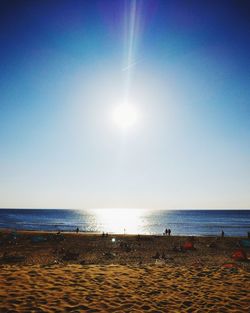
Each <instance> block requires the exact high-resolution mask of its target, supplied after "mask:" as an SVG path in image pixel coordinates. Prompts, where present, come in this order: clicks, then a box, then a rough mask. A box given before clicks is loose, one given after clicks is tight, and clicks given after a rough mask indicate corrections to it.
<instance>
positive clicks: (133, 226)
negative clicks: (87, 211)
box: [91, 209, 150, 234]
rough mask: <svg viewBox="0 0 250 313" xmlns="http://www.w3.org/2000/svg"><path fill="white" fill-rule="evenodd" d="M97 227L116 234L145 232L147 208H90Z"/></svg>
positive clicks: (148, 211) (148, 212)
mask: <svg viewBox="0 0 250 313" xmlns="http://www.w3.org/2000/svg"><path fill="white" fill-rule="evenodd" d="M91 214H93V215H94V217H95V220H96V221H95V222H96V226H97V229H100V230H102V231H104V232H111V233H116V234H123V233H124V232H125V233H129V234H139V233H142V232H145V227H146V225H147V222H146V219H145V218H146V216H147V215H148V214H150V210H147V209H92V210H91Z"/></svg>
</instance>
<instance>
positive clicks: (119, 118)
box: [113, 104, 138, 130]
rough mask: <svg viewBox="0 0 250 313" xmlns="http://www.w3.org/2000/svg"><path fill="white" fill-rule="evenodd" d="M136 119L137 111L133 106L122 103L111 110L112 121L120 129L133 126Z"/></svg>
mask: <svg viewBox="0 0 250 313" xmlns="http://www.w3.org/2000/svg"><path fill="white" fill-rule="evenodd" d="M137 119H138V113H137V110H136V108H135V107H134V106H132V105H128V104H123V105H120V106H117V107H116V108H115V109H114V111H113V121H114V122H115V124H116V125H117V126H118V127H119V128H121V129H124V130H126V129H129V128H131V127H133V126H134V125H135V124H136V122H137Z"/></svg>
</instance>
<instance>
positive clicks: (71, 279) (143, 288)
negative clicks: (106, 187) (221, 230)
mask: <svg viewBox="0 0 250 313" xmlns="http://www.w3.org/2000/svg"><path fill="white" fill-rule="evenodd" d="M41 234H42V235H43V236H46V237H47V238H48V240H47V241H45V242H39V243H33V242H32V237H34V236H37V235H39V236H41ZM113 237H114V238H116V242H115V243H113V242H112V240H111V239H112V238H113ZM10 238H11V237H10V236H9V237H8V236H7V235H6V234H4V235H2V236H1V237H0V262H1V265H0V312H3V313H7V312H12V313H14V312H27V313H28V312H89V313H90V312H235V313H236V312H238V313H240V312H250V297H249V290H250V266H249V263H248V262H235V261H233V260H232V259H231V254H232V252H233V251H234V249H235V247H237V244H238V240H239V238H224V239H220V240H217V241H215V238H212V237H210V238H209V237H207V238H205V237H199V238H193V242H194V246H195V247H196V250H193V251H186V252H179V251H173V247H174V246H175V247H177V246H178V245H181V244H182V243H183V242H185V241H186V240H187V238H185V237H170V238H169V237H163V236H161V237H156V236H143V237H140V238H138V237H137V236H121V235H120V236H109V237H104V238H102V237H101V236H100V235H82V234H78V235H76V234H65V235H64V240H62V241H60V240H58V238H57V237H54V236H51V234H44V233H40V234H37V233H36V234H35V233H33V232H32V233H31V232H23V233H22V234H21V235H20V236H17V239H15V240H14V241H11V240H10ZM189 240H190V238H189ZM211 243H214V244H212V246H213V247H212V248H211V247H209V246H208V245H209V244H211ZM157 252H159V254H160V258H157V259H155V258H154V256H156V253H157ZM247 252H248V253H249V251H247ZM162 254H164V255H165V258H162ZM164 255H163V256H164ZM225 263H229V264H232V268H227V267H225V266H224V264H225Z"/></svg>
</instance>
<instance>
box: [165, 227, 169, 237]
mask: <svg viewBox="0 0 250 313" xmlns="http://www.w3.org/2000/svg"><path fill="white" fill-rule="evenodd" d="M167 234H168V229H167V228H166V230H165V235H166V236H167Z"/></svg>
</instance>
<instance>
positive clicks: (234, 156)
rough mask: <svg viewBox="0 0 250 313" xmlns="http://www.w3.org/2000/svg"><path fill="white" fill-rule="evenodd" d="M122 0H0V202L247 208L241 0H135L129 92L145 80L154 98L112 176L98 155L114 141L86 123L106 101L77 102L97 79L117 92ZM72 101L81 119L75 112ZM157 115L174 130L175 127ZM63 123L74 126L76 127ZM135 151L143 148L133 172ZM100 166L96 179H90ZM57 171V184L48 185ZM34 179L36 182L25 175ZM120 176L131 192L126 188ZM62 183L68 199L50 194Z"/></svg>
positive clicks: (247, 109) (247, 81)
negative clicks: (136, 16)
mask: <svg viewBox="0 0 250 313" xmlns="http://www.w3.org/2000/svg"><path fill="white" fill-rule="evenodd" d="M131 2H132V1H124V0H123V1H119V0H112V1H111V0H91V1H89V0H88V1H80V0H79V1H78V0H72V1H69V0H68V1H66V0H60V1H59V0H58V1H56V0H53V1H47V0H43V1H39V0H37V1H32V0H31V1H25V0H22V1H20V0H17V1H12V0H6V1H1V2H0V171H2V175H0V176H1V178H0V190H2V199H3V200H2V202H0V206H10V207H11V206H18V205H20V206H35V207H36V206H37V207H41V206H47V207H50V206H52V207H53V206H54V207H55V206H64V203H65V206H71V205H72V206H74V207H76V206H83V207H87V206H90V207H91V206H93V207H96V206H101V205H102V203H103V205H104V206H113V205H114V206H126V205H127V206H137V207H146V206H147V205H149V206H150V207H154V206H157V207H181V206H188V207H192V206H197V207H209V206H216V205H218V206H219V207H228V206H233V207H237V206H239V207H249V205H250V198H249V194H250V190H249V188H250V187H249V186H250V181H249V176H250V175H249V174H250V165H249V164H250V162H249V161H250V155H249V153H250V148H249V146H250V145H249V142H250V88H249V86H250V58H249V53H250V52H249V51H250V1H248V0H245V1H244V0H234V1H233V0H220V1H218V0H217V1H216V0H203V1H198V0H197V1H191V0H189V1H184V0H183V1H176V0H175V1H167V0H162V1H160V0H145V1H137V2H136V3H137V5H138V13H139V14H140V18H139V21H140V23H139V29H138V31H137V33H136V43H137V46H136V48H137V49H136V52H135V55H134V58H135V59H134V61H135V62H138V65H136V68H135V73H134V77H133V79H134V81H133V84H134V89H135V90H136V92H137V94H140V92H141V90H143V88H144V89H145V91H146V90H147V91H148V90H149V89H150V88H151V89H152V93H151V94H152V95H153V94H154V95H158V96H159V99H161V100H159V102H157V101H158V100H157V99H158V98H157V97H155V96H154V97H153V96H152V99H156V100H155V101H156V102H157V103H154V102H153V100H152V99H151V98H150V96H145V97H146V98H147V99H148V101H149V103H147V104H146V100H145V104H141V107H140V109H141V111H142V112H143V110H144V109H145V112H146V111H147V110H148V111H147V112H150V113H148V114H149V116H151V120H150V117H148V118H147V123H149V124H148V125H151V126H150V127H152V128H150V127H148V128H147V126H145V128H146V129H147V131H146V132H147V134H145V135H144V137H145V138H146V137H147V139H145V138H144V137H143V135H142V134H140V135H138V136H139V137H136V136H135V138H133V139H131V142H132V143H130V146H129V144H128V146H127V149H134V155H132V156H130V157H128V159H126V161H124V162H125V163H126V165H124V167H123V168H121V169H120V171H119V173H117V172H116V170H115V168H114V167H112V164H114V159H112V157H111V158H110V157H109V156H110V154H112V153H113V154H114V153H115V151H116V150H112V149H113V148H111V147H119V143H118V141H119V140H118V139H117V138H115V139H114V138H113V137H112V135H109V134H108V131H107V133H106V135H105V136H106V137H105V138H104V139H103V138H101V137H100V132H103V133H105V131H103V130H100V131H98V129H97V128H95V126H93V125H94V124H91V123H92V122H91V121H92V117H93V116H95V114H97V115H98V114H100V115H103V114H104V112H105V110H106V111H108V110H110V108H109V107H106V109H105V105H104V104H103V103H104V102H105V101H104V102H103V103H101V102H100V101H98V100H93V104H92V102H91V101H90V100H89V99H92V98H91V97H93V95H94V94H98V93H100V94H102V93H101V91H100V89H102V88H103V89H104V90H107V88H106V87H105V86H106V85H105V84H106V83H108V82H110V84H111V85H112V83H114V85H115V84H116V85H115V87H114V90H115V92H116V90H118V89H119V88H120V87H119V86H120V85H119V77H120V76H121V74H120V72H121V69H122V67H123V65H124V53H125V52H126V51H125V50H126V41H125V40H124V27H125V26H124V25H125V24H124V20H125V17H126V16H125V15H126V14H127V13H126V12H128V11H126V8H128V7H129V6H130V5H131ZM124 51H125V52H124ZM102 73H107V75H106V76H105V74H104V77H105V78H102V77H103V76H102V75H103V74H102ZM112 75H113V76H112ZM100 77H101V78H100ZM121 81H122V78H121ZM90 82H93V84H94V85H95V88H96V90H95V91H94V92H92V91H91V90H92V89H91V88H90V87H89V84H90ZM91 84H92V83H91ZM91 86H92V85H91ZM143 86H144V87H143ZM153 86H154V87H153ZM111 89H112V88H111ZM121 89H122V87H121ZM136 92H135V93H136ZM148 92H149V91H148ZM103 93H105V92H104V91H103ZM111 93H112V92H111ZM117 93H118V91H117ZM145 94H146V93H145ZM103 97H104V96H103ZM109 97H110V98H109ZM138 97H139V98H140V95H139V96H138ZM75 98H77V99H78V100H73V99H75ZM79 98H81V110H82V111H83V113H82V114H83V119H82V125H84V126H80V125H81V122H79V120H77V118H78V116H79V106H80V105H79V104H78V102H79V101H80V100H79ZM69 99H72V101H71V100H69ZM111 99H113V98H112V96H111V95H109V96H108V99H107V101H108V100H110V101H111V102H112V101H113V100H111ZM104 100H105V97H104ZM150 100H151V102H150ZM171 101H172V102H171ZM170 102H171V103H170ZM143 106H144V109H143ZM90 112H91V113H90ZM95 112H97V113H95ZM98 112H99V113H98ZM100 112H101V113H100ZM74 115H75V116H77V118H74ZM92 115H93V116H92ZM103 116H104V115H103ZM169 117H170V120H171V121H172V123H173V125H182V126H181V127H183V128H181V129H178V131H176V128H175V127H176V126H173V125H172V124H171V123H169V122H168V118H169ZM98 118H99V117H98ZM93 119H95V118H94V117H93ZM100 120H101V119H100ZM98 121H99V120H98ZM168 123H169V124H168ZM69 124H70V125H71V124H74V125H78V124H79V125H78V126H77V131H76V130H73V128H72V127H71V126H69ZM88 125H92V126H88ZM145 125H146V122H145ZM166 125H172V126H168V127H169V128H167V126H166ZM80 127H83V129H82V133H83V135H82V137H81V135H80V134H79V128H80ZM80 132H81V131H80ZM169 134H171V135H172V139H169V137H168V136H169ZM140 136H141V137H140ZM79 140H82V143H81V144H79ZM136 140H138V141H137V142H136ZM93 142H94V143H95V145H96V146H92V145H93ZM138 142H139V144H138ZM135 147H136V148H135ZM117 150H119V148H117ZM149 151H150V152H149ZM137 155H146V156H145V157H144V159H143V161H142V163H141V164H144V165H141V166H142V167H141V168H140V167H136V165H135V163H136V162H137V161H135V160H137ZM180 155H181V157H180ZM101 156H102V157H103V159H102V157H101ZM184 156H186V158H184ZM182 157H183V159H182ZM114 158H115V157H114ZM179 158H180V159H179ZM104 160H105V161H104ZM175 160H177V161H176V163H175ZM144 161H145V163H143V162H144ZM83 164H85V165H86V164H87V165H88V166H87V165H86V168H85V167H84V165H83ZM104 167H105V168H107V171H105V170H104V169H103V168H104ZM149 168H150V169H149ZM34 169H35V170H34ZM175 169H177V170H176V171H175ZM123 171H124V172H123ZM63 173H64V174H63ZM109 173H111V175H110V176H111V178H110V181H109V182H108V183H106V182H105V180H104V179H103V180H102V179H101V180H100V179H99V178H100V176H101V177H104V176H107V175H109ZM144 173H146V174H145V175H146V179H142V178H141V177H143V175H144ZM178 173H179V174H178ZM211 173H213V174H211ZM182 175H183V176H182ZM63 176H64V177H67V178H68V181H66V180H65V183H64V184H63V183H62V185H60V186H59V187H58V188H57V187H56V184H57V182H58V181H60V180H61V178H62V177H63ZM83 176H84V177H86V181H84V180H83V179H82V177H83ZM39 177H40V178H41V180H42V181H43V184H42V187H41V186H40V185H36V184H35V183H34V182H35V181H36V180H37V179H39ZM46 177H47V179H48V180H49V181H50V183H48V186H47V187H46ZM55 177H56V179H55V180H54V178H55ZM132 177H133V179H134V180H135V185H136V186H138V190H137V193H138V196H136V195H135V194H134V191H131V190H130V179H132ZM200 177H203V178H204V181H206V182H205V183H204V181H203V183H201V182H200V180H199V179H200ZM182 178H183V181H184V183H183V184H182V185H181V186H179V185H178V184H179V181H180V180H182ZM201 180H202V179H201ZM73 181H76V185H75V190H76V191H72V193H74V192H75V196H74V198H75V199H78V200H76V201H75V202H74V201H73V202H71V199H72V197H73V196H72V193H71V195H69V196H68V197H66V196H65V197H66V198H65V199H64V200H63V201H64V202H63V201H62V202H60V201H57V200H56V199H58V198H59V197H60V196H59V195H60V191H61V190H69V189H70V187H69V185H70V186H72V182H73ZM89 181H91V182H92V183H91V184H92V185H91V184H89V183H88V182H89ZM155 181H158V184H159V187H158V189H157V188H155V189H154V187H153V185H152V184H153V182H155ZM73 185H74V184H73ZM91 186H92V187H91ZM173 186H174V187H173ZM187 186H188V187H187ZM50 190H51V193H52V191H53V194H54V195H55V196H52V195H50ZM72 190H73V187H72ZM82 190H86V194H87V196H86V197H85V198H84V196H81V194H82ZM168 190H169V195H168ZM28 191H29V192H28ZM149 191H152V196H151V197H150V198H147V197H146V195H148V194H149ZM217 191H218V192H217ZM112 193H115V194H116V195H117V196H115V200H114V201H113V202H112V201H111V200H110V199H111V198H112V196H111V195H112ZM197 193H199V194H200V198H199V200H197V201H196V200H194V199H195V197H196V194H197ZM30 194H32V196H30ZM65 194H67V192H65ZM166 194H167V195H166ZM0 195H1V194H0ZM96 195H98V198H99V199H100V201H99V202H98V201H97V202H96V201H95V199H96ZM229 195H230V196H229ZM83 198H84V199H86V200H83ZM178 198H181V199H182V200H181V201H179V199H178ZM13 199H14V200H13ZM29 199H31V200H29ZM44 199H47V200H44ZM124 199H126V201H127V199H129V200H128V201H127V202H126V201H125V200H124ZM144 199H145V201H144Z"/></svg>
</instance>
